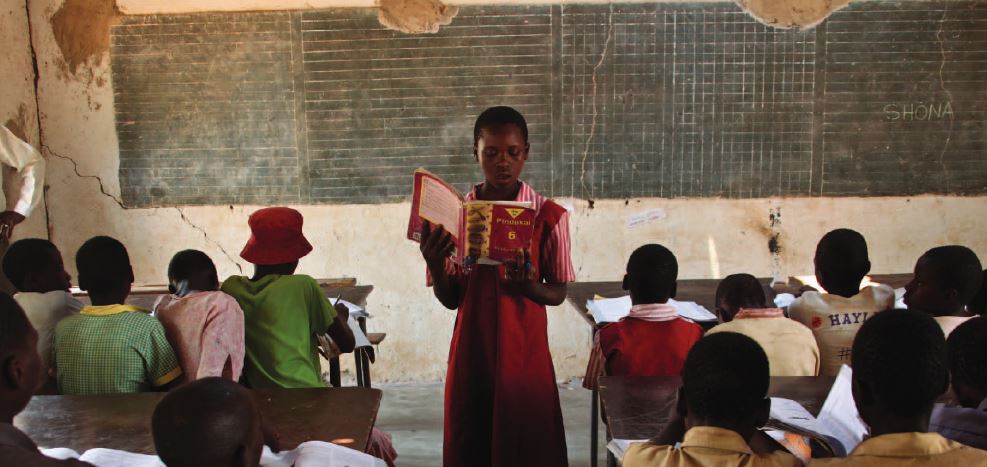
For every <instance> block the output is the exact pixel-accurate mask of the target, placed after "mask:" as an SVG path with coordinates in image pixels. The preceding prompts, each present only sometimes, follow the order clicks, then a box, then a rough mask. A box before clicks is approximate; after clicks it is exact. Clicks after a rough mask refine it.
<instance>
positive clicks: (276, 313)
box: [222, 275, 336, 388]
mask: <svg viewBox="0 0 987 467" xmlns="http://www.w3.org/2000/svg"><path fill="white" fill-rule="evenodd" d="M222 289H223V292H226V293H227V294H229V295H231V296H233V298H235V299H236V301H237V302H239V303H240V308H243V316H244V321H245V323H244V325H245V329H246V340H245V343H246V346H247V352H246V356H245V358H244V365H243V375H244V376H245V377H246V378H247V382H248V383H249V384H250V386H251V387H254V388H312V387H325V383H324V382H323V381H322V365H321V364H320V362H319V355H318V353H317V352H316V342H317V341H316V339H315V335H316V333H325V332H326V331H327V330H328V329H329V325H330V324H332V322H333V321H334V320H335V319H336V310H335V309H334V308H333V307H332V304H330V303H329V300H328V299H327V298H326V296H325V295H324V294H323V293H322V289H321V288H319V284H318V283H317V282H315V279H312V278H311V277H309V276H305V275H290V276H276V275H271V276H265V277H263V278H261V279H260V280H257V281H252V280H250V279H248V278H246V277H243V276H233V277H230V278H229V279H226V282H224V283H223V287H222Z"/></svg>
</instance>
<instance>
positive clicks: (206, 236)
mask: <svg viewBox="0 0 987 467" xmlns="http://www.w3.org/2000/svg"><path fill="white" fill-rule="evenodd" d="M175 210H176V211H178V215H180V216H182V221H183V222H185V223H186V224H188V225H189V226H190V227H192V228H193V229H195V230H198V231H199V232H202V238H204V239H205V240H206V241H207V242H209V243H212V244H213V245H215V246H216V248H219V251H221V252H223V255H225V256H226V259H228V260H229V261H230V262H231V263H233V265H234V266H236V268H237V270H238V271H240V274H243V266H241V265H240V263H239V262H238V261H237V260H236V259H235V258H234V257H233V255H231V254H230V253H229V252H228V251H226V248H223V245H222V244H220V243H219V242H217V241H216V240H213V238H212V237H210V236H209V233H208V232H206V229H203V228H202V227H200V226H199V225H198V224H196V223H195V222H192V220H191V219H189V218H188V216H186V215H185V211H184V210H183V209H182V208H180V207H178V206H175Z"/></svg>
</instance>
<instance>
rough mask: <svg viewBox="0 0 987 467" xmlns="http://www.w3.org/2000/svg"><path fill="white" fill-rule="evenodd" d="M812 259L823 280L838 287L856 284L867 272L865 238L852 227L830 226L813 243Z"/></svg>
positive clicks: (851, 287)
mask: <svg viewBox="0 0 987 467" xmlns="http://www.w3.org/2000/svg"><path fill="white" fill-rule="evenodd" d="M815 263H816V270H817V271H818V272H819V273H822V276H823V278H824V280H825V281H826V282H829V283H831V284H836V285H838V286H840V287H842V288H850V289H853V288H858V287H860V282H861V281H862V280H863V279H864V276H866V275H867V273H868V272H870V258H869V256H868V254H867V240H865V239H864V236H863V235H861V234H860V232H857V231H856V230H850V229H836V230H831V231H829V232H827V233H826V235H823V237H822V238H821V239H819V243H818V244H817V245H816V256H815ZM820 285H822V284H820ZM823 287H825V285H823Z"/></svg>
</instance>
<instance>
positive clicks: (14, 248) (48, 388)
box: [3, 238, 82, 393]
mask: <svg viewBox="0 0 987 467" xmlns="http://www.w3.org/2000/svg"><path fill="white" fill-rule="evenodd" d="M3 273H4V275H6V276H7V277H8V278H9V279H10V282H11V283H12V284H13V285H14V287H16V288H17V290H18V293H17V294H15V295H14V300H16V301H17V303H18V304H19V305H20V306H21V308H23V309H24V313H25V314H26V315H27V318H28V320H30V321H31V325H33V326H34V328H35V329H37V331H38V354H39V355H40V356H41V365H42V366H41V374H42V375H43V376H42V378H43V379H44V381H45V384H44V386H43V387H42V391H43V392H51V393H54V388H55V382H54V378H50V377H48V369H49V368H51V346H52V342H53V339H54V335H55V325H56V324H58V322H59V321H61V320H62V318H65V317H66V316H69V315H71V314H73V313H78V312H79V310H81V309H82V303H81V302H79V301H78V300H76V299H75V298H74V297H72V294H70V293H69V286H70V284H69V281H70V280H71V276H69V273H68V272H65V265H64V264H63V263H62V254H61V253H60V252H59V251H58V248H56V247H55V245H54V244H52V243H51V242H49V241H48V240H43V239H40V238H26V239H23V240H18V241H17V242H15V243H14V244H13V245H11V246H10V248H9V249H8V250H7V254H6V255H4V257H3Z"/></svg>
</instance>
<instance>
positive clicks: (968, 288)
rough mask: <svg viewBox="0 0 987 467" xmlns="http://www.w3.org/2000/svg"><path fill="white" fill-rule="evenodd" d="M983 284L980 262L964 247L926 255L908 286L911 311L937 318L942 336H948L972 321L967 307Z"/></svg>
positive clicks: (926, 253)
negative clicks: (921, 312)
mask: <svg viewBox="0 0 987 467" xmlns="http://www.w3.org/2000/svg"><path fill="white" fill-rule="evenodd" d="M982 281H983V272H982V271H981V265H980V259H979V258H977V254H976V253H974V252H973V251H972V250H970V249H969V248H967V247H965V246H960V245H948V246H940V247H936V248H933V249H931V250H929V251H926V252H925V254H924V255H922V256H921V257H920V258H919V259H918V262H916V263H915V273H914V275H913V276H912V280H911V282H909V283H908V285H906V286H905V304H906V305H908V309H910V310H917V311H924V312H926V313H929V314H931V315H932V316H934V317H935V319H936V322H937V323H939V326H942V332H943V333H945V334H946V335H947V336H949V333H951V332H952V331H953V329H956V326H959V325H960V324H962V323H963V322H964V321H966V320H968V319H970V318H972V317H973V315H971V314H969V313H968V312H967V311H966V304H967V303H969V302H970V300H972V299H973V297H974V296H975V295H976V294H977V292H978V291H979V290H980V285H981V282H982Z"/></svg>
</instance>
